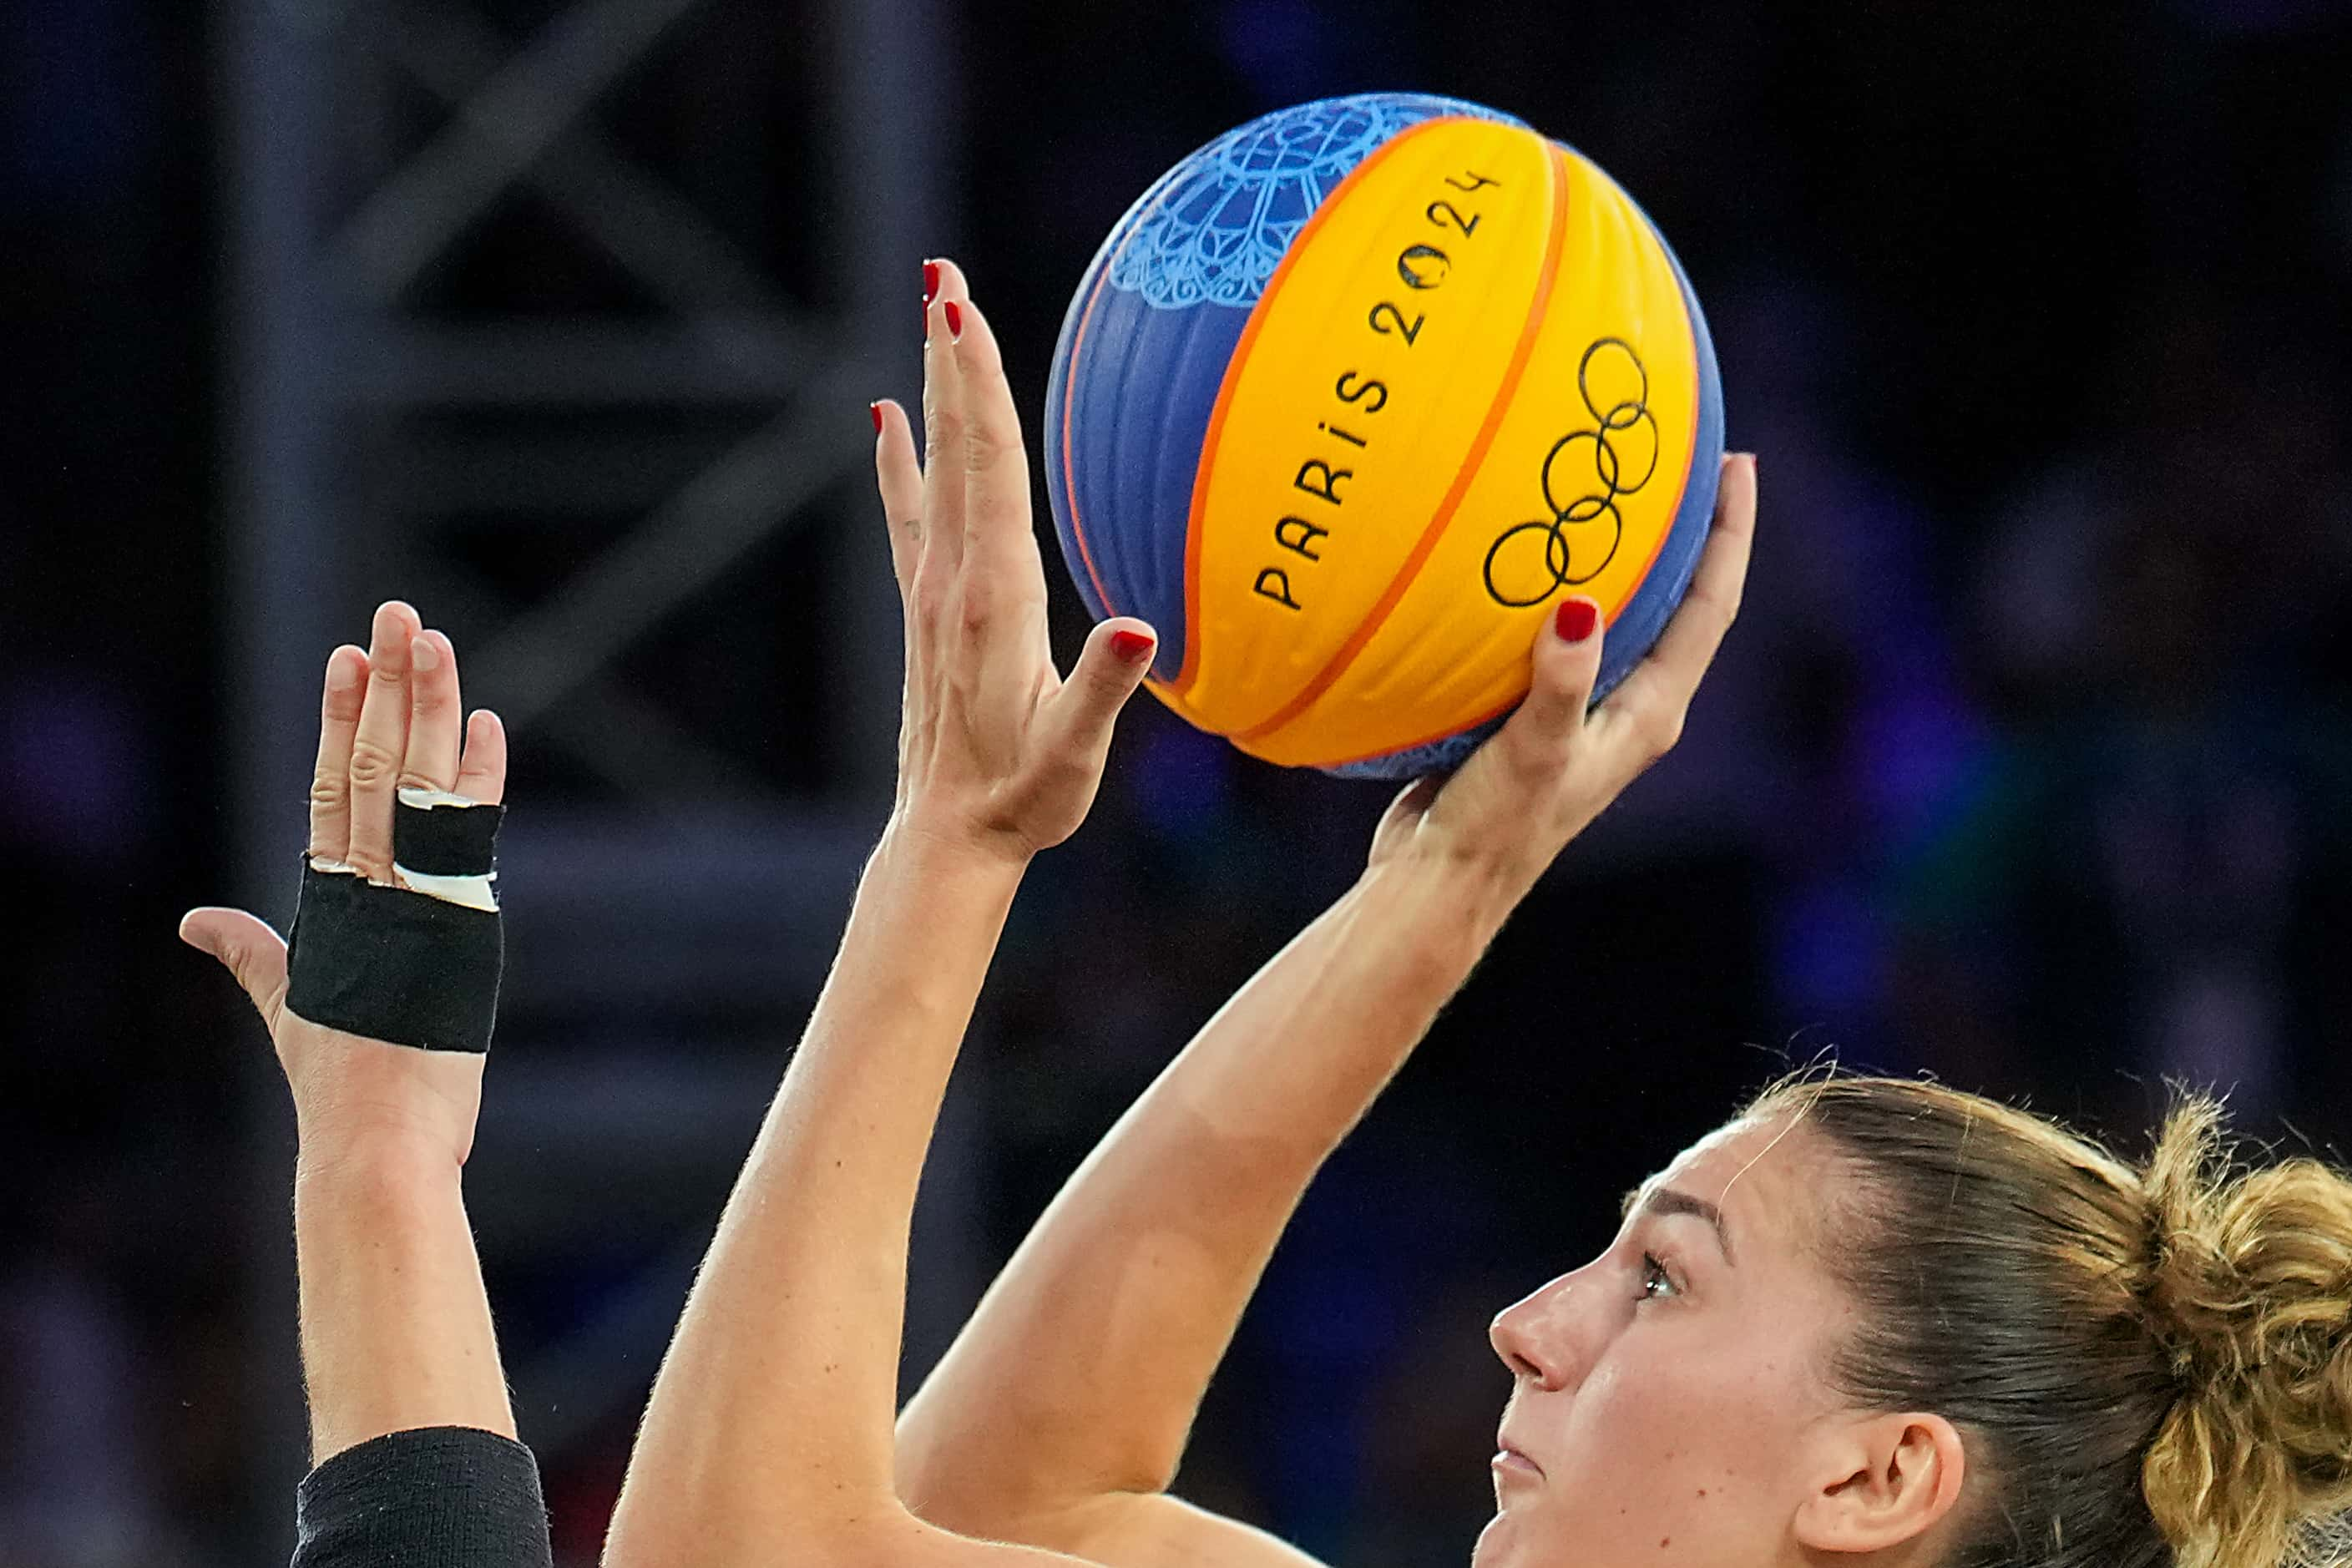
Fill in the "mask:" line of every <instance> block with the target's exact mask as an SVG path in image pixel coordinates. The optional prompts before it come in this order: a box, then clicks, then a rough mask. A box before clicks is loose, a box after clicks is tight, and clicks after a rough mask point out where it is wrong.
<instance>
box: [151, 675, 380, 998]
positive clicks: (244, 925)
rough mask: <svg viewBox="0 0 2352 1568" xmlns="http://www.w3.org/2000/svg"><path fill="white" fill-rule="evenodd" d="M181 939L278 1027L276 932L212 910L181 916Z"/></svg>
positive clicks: (279, 946) (279, 948)
mask: <svg viewBox="0 0 2352 1568" xmlns="http://www.w3.org/2000/svg"><path fill="white" fill-rule="evenodd" d="M338 651H340V650H338ZM180 940H181V941H182V942H186V943H187V944H188V945H189V946H190V947H193V948H195V949H197V950H198V951H199V952H209V953H211V954H212V955H213V956H214V957H215V958H216V959H218V960H220V962H221V963H222V965H223V966H224V967H225V968H226V969H227V970H228V972H229V973H230V974H231V975H233V976H235V977H236V983H237V984H238V985H240V986H241V987H243V988H244V991H245V994H246V995H247V997H249V998H251V1000H252V1002H253V1005H254V1009H255V1010H256V1011H257V1012H258V1013H259V1014H260V1015H261V1021H262V1022H263V1023H264V1024H267V1025H268V1026H270V1027H271V1028H273V1029H274V1028H276V1027H277V1026H278V1009H279V1008H280V1007H281V1006H282V1005H284V1004H285V1001H286V943H285V942H282V941H280V940H279V938H278V933H277V932H276V931H271V930H270V929H269V928H268V926H267V925H265V924H263V923H262V922H261V921H259V920H257V919H256V918H255V917H253V916H252V915H249V914H247V913H246V912H245V911H244V910H224V909H216V908H209V907H208V908H205V909H200V910H189V911H188V912H187V913H186V914H184V915H182V916H181V917H180Z"/></svg>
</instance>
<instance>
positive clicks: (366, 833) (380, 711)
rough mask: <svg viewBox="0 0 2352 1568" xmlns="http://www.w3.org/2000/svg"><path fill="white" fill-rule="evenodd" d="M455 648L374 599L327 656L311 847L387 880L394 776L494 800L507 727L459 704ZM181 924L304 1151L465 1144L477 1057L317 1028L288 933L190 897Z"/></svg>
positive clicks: (432, 1150) (445, 1150)
mask: <svg viewBox="0 0 2352 1568" xmlns="http://www.w3.org/2000/svg"><path fill="white" fill-rule="evenodd" d="M464 713H465V710H464V708H463V706H462V705H461V703H460V700H459V693H458V686H457V650H456V649H455V648H454V647H452V646H451V644H450V642H449V639H448V637H446V636H445V635H444V634H442V633H440V632H437V631H427V630H425V627H424V626H423V625H422V623H421V622H420V621H419V620H418V618H417V615H416V612H415V610H413V609H411V608H410V607H409V606H408V605H404V604H400V603H398V602H396V601H395V602H394V603H390V604H386V605H383V606H382V607H380V608H379V609H378V610H377V611H376V613H375V622H374V626H373V631H372V634H371V645H370V647H369V648H368V650H367V651H366V652H364V653H362V651H361V650H360V649H358V648H356V647H350V646H348V645H346V646H345V647H339V648H337V649H336V650H335V651H334V652H333V653H332V654H331V655H330V656H329V657H328V659H327V678H326V691H325V695H324V697H323V698H322V700H321V702H320V721H319V756H318V764H317V769H316V771H315V773H313V774H312V776H311V781H310V845H309V851H308V852H309V855H310V859H311V860H312V862H313V863H315V864H320V865H346V866H350V867H352V868H356V869H357V870H358V871H360V872H361V873H362V875H364V876H365V877H367V878H368V879H370V880H371V881H375V882H381V883H384V884H387V885H389V884H393V883H394V881H395V879H396V873H395V872H394V868H393V860H392V824H393V805H394V798H395V796H396V795H397V793H398V791H399V790H400V789H401V788H402V787H403V786H409V787H416V788H425V789H438V790H447V791H451V792H454V793H456V794H458V795H465V796H467V798H469V799H473V800H478V801H481V802H484V803H486V804H495V803H496V802H497V801H498V800H499V798H500V796H501V795H503V793H504V791H505V788H506V770H507V755H506V733H505V731H504V730H502V729H501V728H500V727H499V721H498V717H497V715H495V714H493V713H491V712H489V711H488V710H484V711H481V712H478V713H476V714H474V715H473V717H472V719H471V721H467V720H466V719H465V718H464ZM180 936H181V939H182V940H183V941H184V942H187V943H188V944H189V945H190V946H193V947H196V948H200V949H202V950H203V951H205V952H209V953H211V954H212V955H213V956H214V957H215V958H217V959H218V960H220V961H221V963H223V964H224V965H226V967H227V969H228V971H229V973H231V974H233V975H234V976H236V983H237V984H239V985H240V986H242V987H243V988H244V990H245V994H247V996H248V997H250V998H251V999H252V1002H253V1005H254V1007H255V1009H256V1010H257V1012H259V1013H260V1015H261V1018H262V1022H263V1023H264V1024H265V1025H267V1026H268V1029H269V1035H270V1039H271V1041H272V1043H273V1044H274V1045H275V1046H276V1047H277V1049H278V1062H279V1065H280V1066H282V1067H283V1068H285V1070H286V1079H287V1082H288V1083H289V1085H290V1086H291V1087H292V1089H293V1091H294V1104H295V1112H296V1115H297V1117H298V1119H299V1121H300V1123H301V1125H302V1132H303V1145H304V1158H305V1159H306V1160H315V1159H320V1158H329V1157H335V1156H337V1155H339V1154H341V1153H344V1152H351V1151H352V1148H353V1146H354V1145H358V1144H362V1143H367V1144H373V1143H376V1142H384V1141H394V1142H400V1143H402V1144H404V1145H407V1146H411V1147H413V1148H414V1149H415V1151H416V1152H421V1153H425V1154H427V1155H430V1156H433V1157H442V1156H446V1157H448V1158H452V1159H454V1160H456V1161H457V1162H459V1163H462V1162H463V1161H464V1160H465V1158H466V1156H467V1153H468V1152H471V1150H472V1148H473V1138H474V1123H475V1120H476V1117H477V1114H478V1111H479V1109H480V1105H481V1081H482V1058H480V1057H479V1056H476V1055H470V1054H467V1053H463V1052H446V1051H423V1050H416V1049H414V1048H412V1047H406V1046H396V1045H389V1044H386V1043H385V1042H383V1041H381V1040H371V1039H367V1038H365V1037H361V1036H357V1035H350V1034H345V1033H342V1032H341V1031H340V1030H335V1029H329V1028H325V1027H322V1026H319V1025H317V1024H314V1023H311V1022H310V1021H309V1020H308V1019H305V1018H302V1017H300V1016H297V1015H296V1014H295V1013H294V1012H292V1011H291V1010H290V1009H289V1008H288V1006H287V1005H286V943H285V942H283V941H282V940H280V938H279V937H278V933H277V932H276V931H272V930H271V929H270V928H269V927H268V924H266V923H265V922H264V921H261V920H260V919H258V918H257V917H256V916H254V915H252V914H249V913H247V911H245V910H231V909H217V908H207V909H199V910H190V911H189V912H188V913H187V914H186V915H185V916H184V917H183V919H182V920H181V921H180Z"/></svg>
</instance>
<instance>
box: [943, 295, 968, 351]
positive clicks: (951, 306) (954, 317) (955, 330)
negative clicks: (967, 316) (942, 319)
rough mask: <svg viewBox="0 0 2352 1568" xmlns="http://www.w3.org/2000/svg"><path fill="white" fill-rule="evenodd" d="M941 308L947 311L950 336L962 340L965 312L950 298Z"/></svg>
mask: <svg viewBox="0 0 2352 1568" xmlns="http://www.w3.org/2000/svg"><path fill="white" fill-rule="evenodd" d="M940 310H944V311H946V312H947V318H948V336H950V337H951V338H953V339H955V340H956V341H957V342H962V341H963V312H962V311H961V310H957V309H956V302H955V301H954V300H949V301H948V302H947V303H946V304H944V305H942V306H940Z"/></svg>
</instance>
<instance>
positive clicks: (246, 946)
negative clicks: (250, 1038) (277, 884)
mask: <svg viewBox="0 0 2352 1568" xmlns="http://www.w3.org/2000/svg"><path fill="white" fill-rule="evenodd" d="M180 940H181V941H182V942H186V943H187V944H188V945H189V946H190V947H193V948H196V949H198V950H200V951H202V952H209V953H211V954H212V955H213V956H214V957H215V958H217V959H219V960H220V961H221V963H222V964H223V966H224V967H226V969H227V970H228V972H229V973H230V974H231V975H233V976H234V977H235V978H236V983H237V984H239V985H241V986H243V987H244V988H245V994H246V995H247V996H248V997H250V998H251V999H252V1001H253V1005H254V1009H255V1011H257V1012H258V1013H259V1014H260V1015H261V1021H262V1022H263V1023H265V1024H267V1025H268V1026H271V1027H272V1028H275V1027H277V1025H278V1009H279V1008H280V1007H281V1006H282V1005H284V1004H285V1001H286V943H285V942H283V941H281V940H280V939H279V937H278V933H277V932H276V931H271V930H270V929H269V927H268V925H266V924H264V923H263V922H262V921H260V920H259V919H258V918H257V917H255V916H253V915H249V914H247V913H246V912H245V911H244V910H224V909H217V908H209V907H208V908H205V909H201V910H189V911H188V912H187V913H186V914H184V915H182V916H181V917H180Z"/></svg>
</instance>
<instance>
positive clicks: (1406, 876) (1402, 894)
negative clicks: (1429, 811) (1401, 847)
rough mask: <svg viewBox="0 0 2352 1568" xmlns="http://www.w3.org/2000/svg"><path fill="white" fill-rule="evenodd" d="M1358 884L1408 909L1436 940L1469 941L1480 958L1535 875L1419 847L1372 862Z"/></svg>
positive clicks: (1470, 948) (1368, 893)
mask: <svg viewBox="0 0 2352 1568" xmlns="http://www.w3.org/2000/svg"><path fill="white" fill-rule="evenodd" d="M1356 885H1357V887H1358V888H1359V889H1361V890H1362V891H1363V893H1364V894H1365V895H1366V896H1367V897H1369V898H1370V899H1371V900H1375V901H1376V902H1379V903H1381V904H1395V905H1400V906H1403V907H1405V908H1408V909H1409V910H1411V912H1412V917H1413V919H1414V921H1416V922H1417V923H1418V924H1420V925H1421V926H1422V927H1423V929H1425V930H1426V931H1428V933H1429V934H1430V937H1431V939H1432V941H1433V942H1434V943H1439V944H1443V943H1444V942H1445V941H1448V940H1459V941H1460V942H1464V943H1465V944H1466V946H1467V949H1468V952H1469V954H1470V959H1471V961H1472V962H1475V959H1476V956H1477V955H1478V954H1479V953H1482V952H1486V946H1487V944H1488V943H1490V942H1493V941H1494V940H1495V937H1496V934H1497V933H1499V932H1500V931H1502V929H1503V926H1504V924H1505V923H1506V922H1507V921H1509V919H1510V917H1511V911H1512V910H1515V909H1517V908H1518V906H1519V902H1520V900H1523V899H1525V898H1526V897H1527V896H1528V890H1529V889H1532V888H1533V887H1534V886H1535V878H1534V877H1533V876H1531V875H1529V874H1528V872H1527V871H1526V870H1525V869H1524V868H1519V867H1516V866H1508V865H1505V864H1502V863H1500V862H1497V861H1495V860H1491V859H1487V858H1480V857H1474V856H1465V855H1458V854H1454V853H1451V852H1448V851H1446V850H1443V849H1436V848H1431V847H1411V848H1408V849H1406V850H1405V851H1403V852H1402V853H1401V854H1397V855H1393V856H1390V857H1388V858H1384V859H1382V860H1381V861H1380V862H1379V863H1378V864H1376V865H1373V866H1370V867H1367V868H1365V871H1364V874H1363V876H1362V877H1361V878H1360V879H1359V880H1358V882H1357V884H1356Z"/></svg>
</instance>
